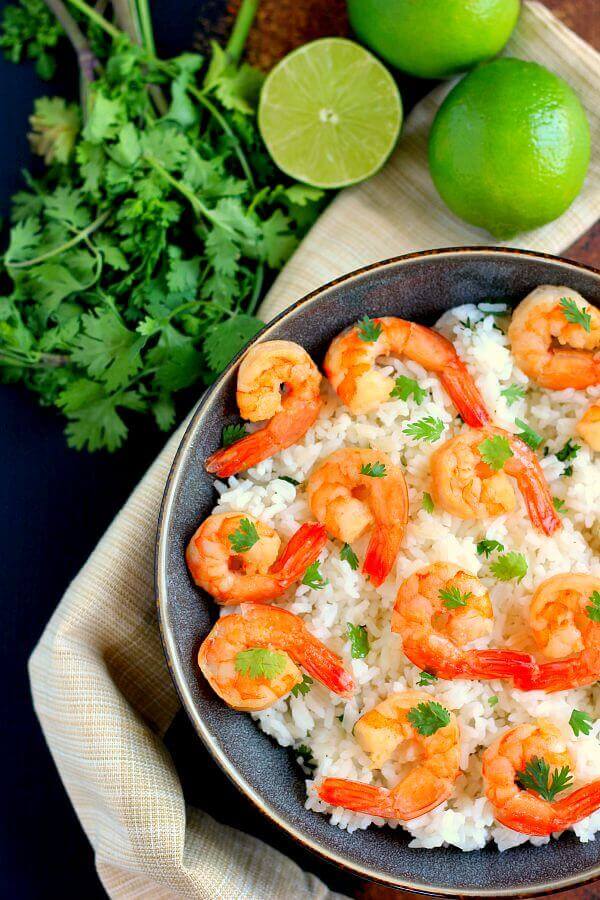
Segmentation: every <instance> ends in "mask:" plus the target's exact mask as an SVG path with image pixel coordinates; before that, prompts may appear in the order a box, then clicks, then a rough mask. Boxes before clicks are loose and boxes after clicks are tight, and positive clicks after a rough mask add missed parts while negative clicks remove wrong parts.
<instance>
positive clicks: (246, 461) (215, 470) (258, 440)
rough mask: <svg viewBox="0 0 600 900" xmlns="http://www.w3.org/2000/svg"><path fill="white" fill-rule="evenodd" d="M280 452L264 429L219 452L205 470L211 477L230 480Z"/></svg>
mask: <svg viewBox="0 0 600 900" xmlns="http://www.w3.org/2000/svg"><path fill="white" fill-rule="evenodd" d="M278 450H279V447H277V446H276V445H275V443H274V441H273V438H272V436H271V434H270V433H269V431H268V430H267V429H266V428H263V429H261V430H260V431H255V432H254V433H253V434H247V435H246V437H243V438H240V440H239V441H235V442H234V443H233V444H231V445H230V446H229V447H224V448H223V449H222V450H217V451H216V452H215V453H213V454H212V455H211V456H209V457H208V459H207V460H206V462H205V464H204V468H205V469H206V471H207V472H210V473H211V475H218V476H219V478H229V476H230V475H237V474H238V472H245V471H246V469H250V468H252V466H256V465H257V464H258V463H259V462H262V461H263V459H268V458H269V457H270V456H273V454H274V453H276V452H277V451H278Z"/></svg>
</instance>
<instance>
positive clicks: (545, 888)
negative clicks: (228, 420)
mask: <svg viewBox="0 0 600 900" xmlns="http://www.w3.org/2000/svg"><path fill="white" fill-rule="evenodd" d="M461 256H472V257H473V258H475V259H476V258H477V257H483V256H492V257H502V256H509V257H514V256H518V257H524V258H525V259H535V260H540V261H543V262H550V263H554V264H556V266H557V268H558V269H560V270H564V269H565V268H567V269H573V270H574V271H576V272H583V273H584V274H587V275H592V276H594V277H595V278H596V279H598V280H599V281H600V269H596V268H594V267H593V266H588V265H585V264H583V263H579V262H575V261H574V260H570V259H567V258H565V257H562V256H555V255H553V254H549V253H542V252H538V251H534V250H523V249H519V248H513V247H494V246H466V247H442V248H439V249H433V250H419V251H416V252H413V253H406V254H403V255H401V256H395V257H390V258H389V259H384V260H379V261H377V262H374V263H370V264H368V265H365V266H361V267H360V268H358V269H354V270H352V271H351V272H347V273H345V274H343V275H341V276H339V277H338V278H335V279H333V280H331V281H329V282H327V283H326V284H323V285H321V286H320V287H318V288H315V289H314V290H313V291H310V292H309V293H308V294H305V295H304V296H303V297H300V298H299V299H298V300H296V301H295V302H294V303H292V304H291V305H289V306H287V307H285V309H283V310H282V311H281V312H280V313H278V314H277V315H276V316H275V317H274V318H273V319H270V320H269V322H267V323H266V324H265V326H264V328H262V329H261V330H260V331H259V332H258V333H257V334H256V335H255V336H254V337H253V338H252V339H251V340H250V341H249V342H248V344H246V345H245V347H244V348H243V349H242V350H241V351H240V352H239V353H238V354H237V355H236V356H235V357H234V358H233V359H232V360H231V362H230V363H229V365H228V366H227V367H226V368H225V369H224V370H223V372H221V374H220V375H219V376H218V377H217V378H216V379H215V381H214V382H213V384H211V385H210V386H209V387H208V388H207V389H206V391H205V392H204V394H203V395H202V397H201V399H200V400H199V401H198V403H197V404H196V406H195V407H194V409H193V410H192V412H191V413H190V416H189V421H188V423H187V425H186V428H185V431H184V434H183V436H182V438H181V442H180V444H179V446H178V448H177V451H176V453H175V456H174V458H173V462H172V464H171V467H170V470H169V474H168V476H167V480H166V483H165V488H164V491H163V497H162V500H161V505H160V511H159V515H158V523H157V534H156V545H155V555H154V582H155V596H156V610H157V618H158V626H159V632H160V637H161V642H162V645H163V650H164V653H165V657H166V661H167V667H168V670H169V673H170V675H171V678H172V680H173V683H174V685H175V688H176V690H177V693H178V695H179V699H180V700H181V704H182V706H183V708H184V709H185V711H186V713H187V715H188V716H189V718H190V719H191V722H192V724H193V726H194V728H195V730H196V733H197V734H198V736H199V737H200V739H201V740H202V742H203V744H204V746H205V747H206V748H207V750H208V751H209V753H210V754H211V756H212V758H213V759H214V760H215V762H216V763H217V765H218V766H219V767H220V769H221V770H222V771H223V772H224V773H225V775H227V777H228V778H229V779H230V781H232V782H233V784H235V786H236V787H237V788H238V790H240V791H241V792H242V793H243V794H244V795H245V796H246V797H247V798H248V799H249V800H250V801H251V802H252V803H253V804H254V805H255V806H256V807H257V808H258V809H259V810H260V811H261V813H263V815H265V816H266V817H267V818H268V819H269V820H270V821H271V822H272V823H273V824H275V825H277V826H278V827H279V828H281V829H283V831H284V832H285V833H286V834H288V835H289V836H290V837H291V838H293V839H294V840H295V841H296V842H297V843H299V844H300V845H301V846H303V847H305V848H307V849H308V850H310V851H312V852H313V853H315V854H316V855H317V856H319V857H321V859H324V860H325V861H327V862H329V863H332V864H334V865H336V866H337V867H338V868H340V869H343V870H344V871H346V872H348V873H350V874H352V875H356V876H358V877H361V878H364V879H367V880H370V881H373V882H376V883H379V884H382V885H386V886H388V887H393V888H397V889H402V890H407V891H412V892H414V893H415V894H421V895H424V896H432V897H517V898H518V897H523V898H525V897H535V896H539V895H543V894H548V893H558V892H560V891H565V890H569V889H570V888H574V887H581V886H584V885H586V884H590V883H592V882H593V881H595V880H596V879H597V878H600V862H598V863H597V864H596V865H595V866H594V867H593V869H592V870H591V871H590V872H589V873H583V874H582V875H570V876H569V875H567V876H564V877H561V878H557V879H556V880H554V881H548V882H547V883H546V884H543V885H533V886H532V887H531V888H525V889H523V888H519V889H512V888H510V887H508V888H478V889H474V888H469V887H461V888H460V889H455V888H446V887H438V886H435V885H431V886H430V887H429V886H427V887H424V886H423V885H422V884H416V883H414V882H412V881H411V880H410V879H402V878H398V877H395V876H391V875H389V874H388V873H387V872H384V871H380V870H377V869H374V868H372V867H369V866H366V865H362V864H360V863H355V862H350V861H349V860H348V859H346V858H345V857H344V856H343V855H342V854H340V853H338V852H336V851H333V850H330V849H329V848H327V847H325V846H323V845H322V844H320V843H318V842H317V841H315V840H313V839H312V838H310V837H308V836H307V835H305V834H304V833H303V832H302V831H301V830H300V829H299V828H296V827H295V826H294V825H292V824H291V823H288V822H285V821H283V820H282V819H281V818H280V816H279V814H278V813H277V812H276V811H275V810H274V809H272V808H271V807H270V805H269V804H268V803H267V802H265V801H264V800H263V798H262V797H261V796H260V794H259V793H258V791H257V790H256V789H255V788H254V787H253V786H252V785H251V784H249V783H248V782H247V781H246V779H245V778H244V777H242V776H241V775H240V773H239V772H238V771H237V769H236V767H235V766H234V765H233V764H232V763H231V762H230V761H229V760H228V759H227V757H226V755H225V754H224V753H223V752H222V751H221V750H220V748H219V747H218V746H217V745H216V744H215V742H214V741H213V739H212V735H211V733H210V731H209V730H208V728H207V727H206V725H205V724H204V721H203V718H202V716H201V714H200V711H199V709H198V707H197V705H196V703H195V702H194V700H193V699H192V696H191V694H190V691H189V687H188V685H187V682H186V679H185V676H184V675H183V672H182V670H181V667H180V665H179V662H178V659H177V651H176V646H175V641H174V633H173V630H172V627H171V623H170V620H169V611H168V605H167V594H168V585H167V534H168V531H169V526H170V522H171V515H172V512H173V506H174V497H175V492H176V488H177V486H178V484H179V479H180V477H181V472H182V466H183V461H184V458H185V456H186V453H187V450H188V446H189V444H190V441H191V439H192V436H193V435H194V434H195V433H196V430H197V426H198V424H199V421H200V420H201V418H202V414H203V412H204V410H205V409H206V407H207V406H208V405H209V404H210V402H211V399H212V395H213V394H214V393H215V392H216V391H217V390H218V388H219V387H220V386H221V385H222V384H223V382H224V381H226V380H227V379H228V377H229V374H230V373H231V371H232V370H233V369H235V368H236V367H237V366H238V363H239V361H240V359H241V358H242V356H244V354H245V353H247V351H248V349H249V348H250V347H252V346H253V345H254V344H255V343H257V342H259V341H261V340H263V339H264V338H265V337H267V336H268V334H269V332H270V331H271V329H272V328H274V327H275V326H276V325H278V324H279V323H280V322H282V321H283V320H284V319H285V318H286V317H288V316H289V315H290V314H291V313H293V312H295V311H296V310H297V309H299V308H300V307H303V306H306V305H308V304H310V303H311V302H313V301H316V300H317V299H318V297H320V296H321V295H323V294H324V293H326V292H327V291H329V290H331V289H332V288H336V287H338V286H339V285H341V284H344V283H345V282H348V281H353V280H354V279H356V278H357V277H360V276H362V275H365V274H366V273H368V272H372V271H375V270H383V269H385V268H387V267H390V266H398V265H399V264H400V265H402V264H404V263H408V262H411V261H414V260H418V259H435V258H438V257H450V258H452V257H461Z"/></svg>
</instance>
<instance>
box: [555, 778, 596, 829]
mask: <svg viewBox="0 0 600 900" xmlns="http://www.w3.org/2000/svg"><path fill="white" fill-rule="evenodd" d="M552 805H553V807H554V811H555V812H556V814H557V815H558V816H560V817H561V818H562V819H564V821H565V823H566V825H573V824H574V823H575V822H580V821H581V819H585V818H587V816H591V814H592V813H593V812H596V810H597V809H600V779H597V780H596V781H591V782H590V783H589V784H586V785H584V787H582V788H579V790H577V791H573V793H572V794H569V796H568V797H565V799H564V800H556V801H555V802H554V803H553V804H552ZM566 825H565V826H564V827H566Z"/></svg>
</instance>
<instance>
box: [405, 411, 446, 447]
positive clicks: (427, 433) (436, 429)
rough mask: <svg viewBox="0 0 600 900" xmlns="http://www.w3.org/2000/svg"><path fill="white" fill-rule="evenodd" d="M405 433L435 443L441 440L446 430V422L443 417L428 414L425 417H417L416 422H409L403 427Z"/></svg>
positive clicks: (419, 439)
mask: <svg viewBox="0 0 600 900" xmlns="http://www.w3.org/2000/svg"><path fill="white" fill-rule="evenodd" d="M403 431H404V434H408V435H409V437H413V438H415V440H417V441H428V442H429V443H430V444H433V443H434V442H435V441H439V439H440V438H441V436H442V433H443V431H444V423H443V422H442V420H441V419H436V418H434V416H426V417H425V418H424V419H417V421H416V422H409V424H408V425H407V426H406V428H404V429H403Z"/></svg>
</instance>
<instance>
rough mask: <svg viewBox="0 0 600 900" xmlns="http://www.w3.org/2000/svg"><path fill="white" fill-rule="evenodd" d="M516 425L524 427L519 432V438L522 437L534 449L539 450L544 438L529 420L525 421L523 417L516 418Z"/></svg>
mask: <svg viewBox="0 0 600 900" xmlns="http://www.w3.org/2000/svg"><path fill="white" fill-rule="evenodd" d="M515 425H518V426H519V428H521V429H523V430H522V431H520V432H519V434H517V437H518V438H521V440H522V441H525V443H526V444H527V445H528V446H529V447H531V449H532V450H537V448H538V447H539V446H540V444H541V443H543V441H544V438H543V437H542V436H541V434H538V433H537V431H534V430H533V428H531V426H530V425H528V424H527V422H524V421H523V420H522V419H515Z"/></svg>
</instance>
